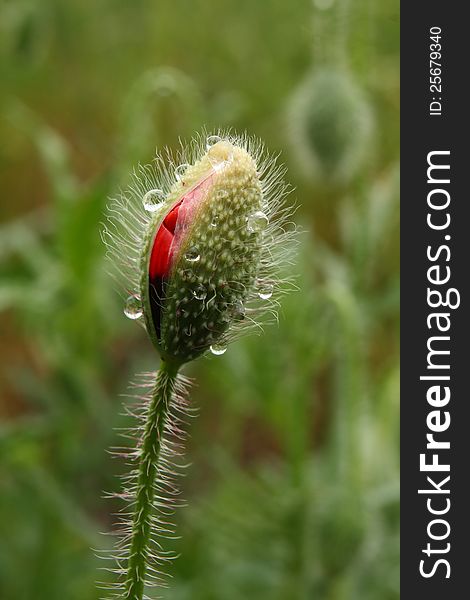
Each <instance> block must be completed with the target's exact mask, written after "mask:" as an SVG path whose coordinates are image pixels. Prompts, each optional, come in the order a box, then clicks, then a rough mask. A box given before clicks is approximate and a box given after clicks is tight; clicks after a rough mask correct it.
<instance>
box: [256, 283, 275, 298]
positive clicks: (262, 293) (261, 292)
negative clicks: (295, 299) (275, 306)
mask: <svg viewBox="0 0 470 600" xmlns="http://www.w3.org/2000/svg"><path fill="white" fill-rule="evenodd" d="M273 289H274V286H273V284H272V283H266V282H264V281H259V282H258V296H259V297H260V298H261V300H269V298H271V296H272V295H273Z"/></svg>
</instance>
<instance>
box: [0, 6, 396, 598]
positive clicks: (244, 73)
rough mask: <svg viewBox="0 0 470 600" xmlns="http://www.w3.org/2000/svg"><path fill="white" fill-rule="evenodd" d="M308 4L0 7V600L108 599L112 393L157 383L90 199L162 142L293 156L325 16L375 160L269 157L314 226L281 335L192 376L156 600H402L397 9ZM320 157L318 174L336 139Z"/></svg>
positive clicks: (114, 440)
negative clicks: (238, 137) (165, 572)
mask: <svg viewBox="0 0 470 600" xmlns="http://www.w3.org/2000/svg"><path fill="white" fill-rule="evenodd" d="M337 4H338V7H339V8H340V7H341V6H342V3H341V2H339V3H337ZM316 5H317V8H316V9H315V11H314V12H313V14H312V5H311V2H309V1H307V0H302V1H301V2H298V3H296V4H295V8H293V6H292V4H290V3H286V2H285V1H284V0H269V2H252V1H250V0H242V1H241V2H240V1H235V0H229V1H227V2H226V3H223V4H218V5H217V7H215V6H214V3H213V2H209V0H203V1H201V2H200V4H199V6H198V9H197V10H195V9H194V6H193V5H192V4H191V3H190V2H187V0H172V2H159V3H153V2H148V1H146V0H140V1H139V2H133V3H126V2H110V1H109V0H104V1H103V2H99V3H97V2H95V1H93V2H92V1H91V0H85V1H81V2H78V0H72V1H70V2H59V1H58V0H44V1H43V2H41V3H34V2H30V1H28V0H21V1H18V2H2V3H1V4H0V34H1V35H0V40H1V42H0V76H1V78H2V82H3V83H4V85H2V91H1V93H0V106H1V107H2V114H3V115H4V116H3V117H2V119H1V120H0V135H1V137H2V142H3V143H2V144H1V145H0V167H1V169H0V177H1V181H2V191H3V194H2V203H1V210H2V221H3V224H2V225H0V310H1V313H0V328H1V331H2V335H1V339H0V355H1V361H0V381H1V387H2V389H1V404H0V416H1V422H0V457H1V458H0V481H1V494H0V598H2V600H3V599H4V600H13V599H15V600H30V599H33V598H34V599H35V600H42V599H44V600H45V599H47V600H55V599H57V600H59V599H60V600H62V599H64V598H67V600H68V599H72V600H73V599H75V598H77V600H78V599H79V598H80V600H97V599H98V598H99V596H100V594H99V592H98V591H97V590H96V589H95V586H94V581H95V580H97V579H103V577H102V576H101V575H100V574H99V573H98V572H97V569H98V567H99V566H102V565H101V564H99V561H98V560H97V559H95V557H94V553H93V552H92V550H91V548H103V546H106V544H107V538H105V537H103V536H100V535H98V532H100V531H109V530H110V529H111V525H112V522H113V521H114V519H115V517H114V516H113V513H116V511H117V510H118V509H119V508H120V504H119V503H117V502H115V501H109V500H105V499H102V498H101V496H102V491H103V490H107V491H111V492H112V491H117V490H118V489H119V482H118V480H117V478H116V477H115V476H116V475H118V474H120V473H121V472H125V470H126V467H125V466H124V465H122V464H120V462H119V461H113V460H111V458H110V457H109V456H108V454H107V453H106V451H105V450H106V449H107V448H108V447H111V446H116V445H120V441H119V438H118V437H117V433H116V431H115V429H116V428H121V427H126V426H127V425H129V420H128V418H127V417H124V416H121V415H120V414H119V413H120V412H121V410H120V400H119V394H123V393H126V386H127V382H128V380H129V379H130V378H132V375H133V374H134V373H135V372H139V371H145V370H150V369H154V368H155V367H156V365H155V364H154V360H155V358H154V352H153V350H152V348H150V347H149V344H148V342H147V340H146V337H145V335H144V332H143V331H141V330H140V329H139V328H138V327H136V326H135V324H133V323H130V322H128V321H127V320H126V319H125V318H124V317H123V315H122V308H123V307H122V306H121V301H120V299H119V297H118V295H117V294H116V293H115V291H114V284H113V281H112V279H110V278H109V277H108V276H107V275H106V272H105V269H106V267H105V261H104V252H105V249H104V246H103V245H102V243H101V240H100V238H99V230H100V222H101V221H102V220H103V211H104V206H105V204H106V200H107V197H108V196H109V195H114V194H115V193H116V190H117V189H118V188H119V186H120V185H124V184H125V183H126V181H127V178H128V172H129V169H130V166H131V164H134V163H135V162H136V161H138V160H142V161H148V159H149V157H150V156H151V155H152V154H153V152H154V148H155V145H157V144H158V146H159V147H161V146H163V145H164V144H169V145H170V146H172V147H176V146H177V138H178V136H181V137H190V136H191V135H192V134H193V133H194V130H197V129H201V128H202V126H204V125H205V126H207V128H208V129H211V128H217V127H219V126H220V127H225V126H228V127H229V126H234V127H236V128H237V129H238V130H243V129H245V128H246V129H247V130H248V131H249V132H250V133H253V134H255V135H258V136H260V137H261V138H263V139H264V140H265V141H266V143H267V145H268V147H269V148H270V149H273V150H276V149H284V148H292V146H294V147H295V146H296V144H295V140H292V136H291V132H290V131H287V129H286V119H285V116H286V111H287V105H288V104H289V103H290V102H291V98H292V95H293V93H294V91H295V89H297V88H298V86H299V85H300V84H301V82H302V81H305V77H306V75H307V73H309V72H311V71H312V69H315V70H322V71H323V72H325V70H326V71H328V69H331V71H333V72H337V71H338V69H340V68H343V66H344V64H341V65H339V63H336V62H335V61H336V59H335V58H332V57H334V56H336V53H335V52H330V53H329V57H328V60H329V61H330V62H328V63H325V61H324V57H323V56H322V53H321V52H320V50H319V49H318V44H313V43H312V42H313V41H315V40H312V37H313V32H314V31H318V29H316V24H318V23H319V22H320V21H321V22H322V23H323V25H324V27H323V31H329V30H330V29H331V30H332V31H336V29H337V28H338V23H339V22H340V21H338V20H337V19H338V18H339V17H341V15H343V16H342V17H341V18H344V19H346V18H347V22H348V27H347V31H348V35H347V37H346V38H345V39H341V40H340V39H339V38H338V39H336V38H334V37H333V38H332V39H333V42H332V43H333V45H335V44H337V45H340V44H341V45H342V53H341V52H338V53H337V54H338V56H340V55H341V56H343V57H344V51H346V54H347V57H348V67H347V69H348V72H349V73H350V74H351V77H352V78H353V80H354V86H356V87H357V89H358V90H359V91H360V94H361V98H362V100H361V101H362V102H365V103H366V105H367V108H366V110H367V111H368V112H369V113H370V114H371V115H374V130H375V136H374V140H373V146H371V147H368V148H367V150H368V152H367V156H368V161H367V162H362V163H358V164H357V165H356V167H355V169H353V170H352V171H350V173H349V177H348V178H345V179H343V180H341V181H335V182H334V185H333V182H332V181H331V180H330V179H329V178H328V176H327V177H322V178H321V180H320V179H315V178H310V177H304V176H303V174H302V171H301V170H298V169H297V167H298V157H297V155H296V154H295V152H290V151H284V153H283V160H285V161H286V162H287V165H288V167H289V179H290V180H291V182H292V184H293V185H294V186H296V188H297V191H296V193H295V195H296V196H297V199H298V203H299V204H300V210H299V211H298V213H297V217H296V220H298V221H299V222H300V224H301V225H303V227H304V230H305V233H304V234H303V237H302V238H301V239H302V241H301V252H300V256H299V260H298V262H297V264H296V266H295V268H293V269H292V270H295V272H296V274H297V276H298V281H297V283H298V286H299V288H300V290H299V291H298V292H297V293H295V294H292V295H290V296H289V297H287V298H286V300H285V301H284V302H283V304H282V309H281V318H280V324H279V326H278V327H276V326H271V327H269V328H267V330H266V333H265V335H263V336H262V337H259V338H258V337H253V338H249V339H244V340H241V341H239V342H236V343H235V344H233V345H232V346H231V347H230V348H229V350H228V351H227V353H226V354H224V355H223V356H220V357H213V358H210V359H207V360H203V361H199V362H198V363H196V364H194V365H193V366H191V367H190V370H189V374H190V375H193V376H194V377H195V378H196V379H197V384H198V385H197V388H196V389H195V391H194V393H193V403H194V405H196V406H197V407H198V408H199V413H200V414H199V416H198V418H197V419H194V420H192V422H191V424H190V430H191V440H190V443H189V448H188V461H190V462H191V463H192V465H191V468H190V469H188V471H187V477H186V478H184V480H182V486H183V496H184V497H185V498H186V499H187V500H188V505H189V506H188V508H184V509H179V510H178V511H177V514H176V519H177V521H178V523H177V527H176V529H177V531H178V533H179V534H181V536H182V538H181V539H180V540H174V541H172V542H171V545H172V546H173V549H174V550H175V551H176V552H177V553H181V557H180V558H178V559H177V560H176V561H175V563H174V564H173V565H171V566H169V572H170V573H171V574H172V575H173V579H171V580H169V589H168V590H166V591H163V592H162V594H163V596H164V598H168V599H170V598H171V599H172V600H189V599H191V600H239V599H241V598H257V599H258V598H259V599H261V600H264V599H266V600H268V599H269V600H277V599H279V600H281V599H282V600H284V599H286V598H288V599H289V600H290V599H292V600H300V599H302V600H304V599H305V600H307V599H310V598H319V599H322V600H323V599H325V600H355V599H356V598H357V599H358V600H359V599H361V600H364V599H365V600H369V599H370V600H376V599H380V600H396V599H397V598H398V596H399V592H398V580H399V576H398V519H399V502H398V500H399V491H398V359H397V355H398V333H397V331H398V310H399V302H398V291H399V282H398V169H397V166H396V165H397V141H398V137H397V136H398V133H397V130H398V98H399V95H398V6H397V4H396V3H395V2H393V1H392V0H387V2H382V3H375V4H374V3H370V2H368V1H367V0H359V1H358V2H356V3H350V11H349V13H346V12H344V11H343V12H341V11H339V12H338V11H336V10H333V9H331V10H330V9H328V8H326V9H322V10H321V11H320V9H319V8H318V6H319V3H316ZM333 6H335V3H333ZM330 19H331V20H332V21H331V27H329V25H330V22H329V20H330ZM333 20H334V21H333ZM312 21H313V24H312V27H310V26H309V23H312ZM343 37H344V36H343ZM312 46H313V51H312ZM320 46H321V44H320ZM327 108H329V109H330V108H331V106H328V107H327ZM334 117H335V115H334V111H333V118H334ZM343 117H344V115H342V117H341V118H343ZM322 135H323V137H322V144H319V145H317V146H316V152H317V153H320V154H322V156H321V157H320V159H321V160H323V161H326V163H328V164H329V162H328V161H330V162H331V159H330V156H331V152H330V148H331V146H330V143H334V142H335V139H336V141H337V140H338V139H339V138H334V137H332V138H330V137H329V136H328V131H326V134H324V133H322ZM293 141H294V144H292V142H293ZM353 141H355V142H357V140H353ZM363 143H364V144H366V143H367V144H368V145H370V144H371V143H372V140H370V141H367V140H366V141H364V142H363ZM325 148H326V150H325ZM361 150H362V149H361ZM326 163H325V164H326ZM290 274H292V273H289V275H290ZM109 545H111V542H109Z"/></svg>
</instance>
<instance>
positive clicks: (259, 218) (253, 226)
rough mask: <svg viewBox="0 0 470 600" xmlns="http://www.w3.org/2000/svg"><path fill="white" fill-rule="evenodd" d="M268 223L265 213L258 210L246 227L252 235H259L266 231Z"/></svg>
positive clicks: (250, 217) (249, 219) (248, 220)
mask: <svg viewBox="0 0 470 600" xmlns="http://www.w3.org/2000/svg"><path fill="white" fill-rule="evenodd" d="M268 223H269V220H268V217H267V216H266V215H265V214H264V212H262V211H261V210H257V211H256V212H254V213H252V214H251V215H250V216H249V217H248V219H247V223H246V227H247V229H248V231H249V232H250V233H259V232H261V231H263V230H264V229H266V227H267V225H268Z"/></svg>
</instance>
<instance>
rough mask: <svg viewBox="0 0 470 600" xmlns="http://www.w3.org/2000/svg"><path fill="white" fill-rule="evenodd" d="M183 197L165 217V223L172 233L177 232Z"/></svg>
mask: <svg viewBox="0 0 470 600" xmlns="http://www.w3.org/2000/svg"><path fill="white" fill-rule="evenodd" d="M182 202H183V199H181V200H180V201H179V202H178V204H177V205H176V206H174V207H173V208H172V209H171V210H170V212H169V213H168V214H167V216H166V217H165V220H164V221H163V225H164V226H165V227H166V228H167V229H168V231H170V232H171V233H175V228H176V221H177V220H178V212H179V209H180V206H181V203H182Z"/></svg>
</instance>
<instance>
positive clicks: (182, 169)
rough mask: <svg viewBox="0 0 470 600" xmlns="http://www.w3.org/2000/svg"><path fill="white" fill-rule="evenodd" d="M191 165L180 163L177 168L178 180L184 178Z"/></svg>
mask: <svg viewBox="0 0 470 600" xmlns="http://www.w3.org/2000/svg"><path fill="white" fill-rule="evenodd" d="M188 167H189V165H188V164H187V163H183V164H181V165H178V166H177V167H176V169H175V177H176V179H177V181H181V180H182V179H183V176H184V174H185V173H186V171H187V169H188Z"/></svg>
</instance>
